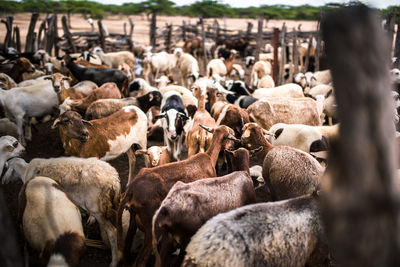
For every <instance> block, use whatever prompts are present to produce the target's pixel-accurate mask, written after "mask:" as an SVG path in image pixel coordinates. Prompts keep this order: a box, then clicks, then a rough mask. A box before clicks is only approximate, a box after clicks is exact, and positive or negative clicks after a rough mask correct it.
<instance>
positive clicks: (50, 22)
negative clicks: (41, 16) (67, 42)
mask: <svg viewBox="0 0 400 267" xmlns="http://www.w3.org/2000/svg"><path fill="white" fill-rule="evenodd" d="M54 19H56V17H55V15H53V16H49V17H47V33H46V52H47V53H49V55H52V52H51V51H52V49H53V45H54V40H55V23H54Z"/></svg>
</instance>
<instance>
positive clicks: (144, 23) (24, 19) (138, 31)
mask: <svg viewBox="0 0 400 267" xmlns="http://www.w3.org/2000/svg"><path fill="white" fill-rule="evenodd" d="M45 16H46V15H45V14H41V15H40V17H39V20H38V22H37V23H36V31H38V30H39V26H40V24H41V22H42V21H43V19H44V18H45ZM61 17H62V15H61V14H60V15H59V16H58V20H59V21H58V27H59V36H62V35H63V31H62V24H61ZM129 17H130V18H132V19H133V21H134V24H135V28H134V32H133V40H135V41H138V42H139V43H143V44H148V43H149V25H150V22H149V21H148V20H147V16H146V15H145V14H143V15H132V16H126V15H119V16H117V15H115V16H109V17H107V18H106V19H104V20H103V25H105V26H106V27H107V29H108V30H109V32H112V33H124V23H126V24H127V31H129V22H128V18H129ZM30 18H31V14H30V13H21V14H16V15H14V26H18V27H19V28H20V34H21V43H22V47H25V39H26V35H27V31H28V26H29V21H30ZM1 19H5V16H4V17H1ZM184 20H185V21H186V23H188V24H189V23H191V24H195V23H196V22H197V21H198V18H195V17H183V16H174V17H169V16H158V17H157V26H158V27H164V26H165V24H166V23H168V24H171V23H172V24H173V25H174V26H175V25H176V26H178V25H182V21H184ZM205 22H206V23H209V24H212V23H213V22H214V19H206V20H205ZM248 22H252V23H253V25H254V26H253V31H254V32H256V31H257V20H256V19H246V18H241V19H237V18H235V19H233V18H226V19H218V23H219V25H220V26H221V27H225V28H227V29H229V30H246V29H247V23H248ZM284 22H285V23H286V26H287V27H288V29H292V28H294V27H296V28H297V27H298V25H299V24H301V30H303V31H311V30H315V29H316V27H317V22H316V21H288V20H269V21H268V23H265V22H264V30H265V31H271V30H272V29H273V28H274V27H278V28H281V27H282V25H283V23H284ZM71 24H72V25H71V26H72V30H71V31H72V32H75V31H90V29H91V27H90V24H89V23H88V22H87V20H86V19H85V18H84V17H83V16H82V15H77V14H74V15H72V16H71ZM95 30H97V21H95ZM5 34H6V31H5V25H4V24H2V25H1V30H0V42H2V41H3V40H4V37H5Z"/></svg>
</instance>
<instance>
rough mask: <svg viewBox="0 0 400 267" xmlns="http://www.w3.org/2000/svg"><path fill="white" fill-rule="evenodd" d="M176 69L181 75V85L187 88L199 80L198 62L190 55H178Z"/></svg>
mask: <svg viewBox="0 0 400 267" xmlns="http://www.w3.org/2000/svg"><path fill="white" fill-rule="evenodd" d="M177 67H178V69H179V71H180V73H181V81H182V84H183V85H184V86H185V87H188V86H189V85H190V84H192V83H193V82H195V81H196V80H197V79H198V78H199V75H200V73H199V72H200V69H199V62H197V59H195V58H194V57H193V56H192V55H191V54H188V53H183V54H182V55H180V56H179V59H178V63H177ZM190 78H192V79H193V82H190V81H189V79H190Z"/></svg>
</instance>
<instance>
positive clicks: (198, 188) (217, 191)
mask: <svg viewBox="0 0 400 267" xmlns="http://www.w3.org/2000/svg"><path fill="white" fill-rule="evenodd" d="M239 150H240V151H237V153H235V152H236V151H235V152H233V153H234V156H233V157H234V158H235V157H236V160H237V161H238V162H240V163H241V164H240V166H238V168H237V171H235V172H233V173H230V174H228V175H225V176H222V177H213V178H207V179H200V180H197V181H194V182H191V183H183V182H180V181H178V182H176V184H175V185H174V186H173V187H172V188H171V190H170V191H169V193H168V195H167V196H166V197H165V199H164V200H163V202H162V203H161V206H160V208H159V209H158V210H157V211H156V213H155V215H154V217H153V250H154V252H155V255H156V266H169V263H168V262H167V261H168V255H167V254H168V248H169V247H170V245H169V240H168V235H172V237H173V239H175V240H177V241H178V242H179V244H180V253H179V257H178V259H177V262H175V264H174V265H176V266H180V264H181V263H182V260H183V257H184V255H185V253H184V251H185V249H186V246H187V244H188V243H189V241H190V238H191V237H192V236H193V235H194V234H195V233H196V231H197V230H198V229H199V228H200V227H201V226H202V225H203V224H204V223H205V222H206V221H207V220H208V219H210V218H211V217H213V216H215V215H217V214H219V213H222V212H227V211H229V210H232V209H235V208H238V207H241V206H244V205H248V204H252V203H255V202H256V194H255V191H254V187H253V182H252V180H251V177H250V175H249V152H248V150H246V149H244V148H241V149H239Z"/></svg>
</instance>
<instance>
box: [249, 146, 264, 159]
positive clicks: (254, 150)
mask: <svg viewBox="0 0 400 267" xmlns="http://www.w3.org/2000/svg"><path fill="white" fill-rule="evenodd" d="M263 149H264V147H262V146H260V147H257V148H256V149H252V150H250V151H249V153H250V157H253V156H254V155H255V154H257V153H258V152H260V151H262V150H263Z"/></svg>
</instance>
